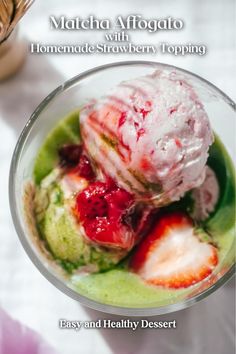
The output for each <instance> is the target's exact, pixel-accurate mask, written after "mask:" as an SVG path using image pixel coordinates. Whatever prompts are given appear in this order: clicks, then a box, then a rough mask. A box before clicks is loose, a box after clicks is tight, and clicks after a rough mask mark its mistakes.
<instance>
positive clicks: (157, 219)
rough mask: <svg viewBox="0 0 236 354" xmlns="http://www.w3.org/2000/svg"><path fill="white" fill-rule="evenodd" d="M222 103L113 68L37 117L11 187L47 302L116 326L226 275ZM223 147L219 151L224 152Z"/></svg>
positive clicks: (227, 169) (153, 76)
mask: <svg viewBox="0 0 236 354" xmlns="http://www.w3.org/2000/svg"><path fill="white" fill-rule="evenodd" d="M234 108H235V107H234V103H233V102H232V101H231V100H230V99H229V98H228V97H227V96H226V95H224V94H223V93H222V92H221V91H220V90H218V89H217V88H215V87H214V86H213V85H211V84H210V83H208V82H206V81H205V80H203V79H201V78H199V77H197V76H195V75H194V74H191V73H189V72H186V71H184V70H181V69H178V68H175V67H172V66H168V65H165V64H159V63H152V62H123V63H117V64H110V65H105V66H103V67H99V68H96V69H93V70H90V71H88V72H86V73H84V74H81V75H79V76H78V77H76V78H74V79H72V80H70V81H68V82H66V83H65V84H64V85H63V86H61V87H59V88H58V89H56V90H55V91H54V92H53V93H52V94H51V95H49V96H48V97H47V98H46V99H45V100H44V101H43V103H42V104H41V105H40V106H39V107H38V109H36V111H35V112H34V114H33V115H32V117H31V119H30V121H29V122H28V124H27V125H26V127H25V129H24V131H23V133H22V135H21V137H20V139H19V142H18V144H17V147H16V150H15V153H14V156H13V160H12V166H11V174H10V200H11V210H12V214H13V219H14V222H15V226H16V229H17V231H18V233H19V236H20V239H21V241H22V243H23V246H24V247H25V248H26V251H27V252H28V254H29V256H30V257H31V259H32V260H33V262H34V263H35V264H36V265H37V267H38V268H39V270H40V271H41V272H42V273H43V274H44V275H45V276H46V277H47V278H48V279H49V280H50V281H52V282H53V283H54V284H55V285H56V286H57V287H58V288H59V289H61V290H63V291H64V292H65V293H67V294H68V295H70V296H71V297H73V298H74V299H76V300H78V301H80V302H81V303H83V304H85V305H88V306H90V307H93V308H95V309H98V310H101V311H105V312H111V313H116V314H124V315H152V314H153V315H154V314H160V313H166V312H170V311H176V310H177V309H181V308H184V307H186V306H189V305H190V304H192V303H194V302H196V301H197V300H199V299H201V298H203V297H205V296H207V295H208V294H210V293H211V292H212V291H213V290H215V289H217V288H218V287H219V286H220V285H222V284H223V283H224V282H225V281H226V280H227V279H229V278H230V276H231V275H232V274H233V267H234V237H235V235H234V202H235V181H234V167H233V162H232V161H231V158H230V153H229V151H230V148H232V146H233V145H231V144H233V135H232V134H233V132H232V130H230V129H229V130H227V127H226V129H222V126H223V125H224V122H223V118H222V115H224V118H225V119H226V120H227V122H228V123H229V125H230V126H231V127H232V125H233V124H234ZM223 143H226V145H227V144H228V145H227V146H226V147H225V146H224V145H223Z"/></svg>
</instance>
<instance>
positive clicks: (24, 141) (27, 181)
mask: <svg viewBox="0 0 236 354" xmlns="http://www.w3.org/2000/svg"><path fill="white" fill-rule="evenodd" d="M155 70H165V71H167V72H173V71H174V72H176V73H177V74H178V75H179V77H181V78H183V80H185V81H187V82H188V83H189V84H191V86H192V87H193V88H194V90H195V92H196V93H197V95H198V97H199V99H200V101H201V102H202V103H203V105H204V108H205V111H206V112H207V114H208V117H209V120H210V123H211V126H212V128H213V130H214V132H215V133H216V135H217V136H218V137H219V139H220V140H221V142H223V144H224V146H225V148H226V150H227V153H226V155H225V159H226V160H227V161H228V163H229V170H230V171H229V170H227V169H226V170H225V171H223V169H224V166H223V167H222V169H221V170H222V171H221V170H220V171H221V172H220V174H221V175H222V176H221V178H222V181H221V187H222V190H223V192H222V195H221V202H220V207H221V208H222V210H219V211H218V213H216V215H213V217H212V220H213V221H212V220H210V221H209V225H210V227H212V230H214V227H216V225H217V227H216V229H217V230H218V231H217V233H219V237H220V236H221V237H222V238H224V237H225V240H226V241H225V242H221V241H220V244H221V246H220V247H222V249H223V251H222V257H221V261H220V262H219V264H218V265H217V266H216V267H215V269H214V270H213V272H212V273H211V274H210V275H209V276H208V277H207V278H206V279H205V280H203V281H201V282H199V283H196V284H194V285H192V286H191V287H190V288H188V290H187V291H184V292H181V291H180V292H176V293H174V292H170V294H169V296H164V298H163V297H162V296H160V297H159V296H158V295H157V296H156V299H155V298H153V296H151V298H150V299H151V300H150V301H147V302H146V303H144V302H142V301H141V302H139V301H136V299H135V289H133V292H134V294H133V295H132V281H133V280H132V279H131V282H130V284H131V285H130V286H129V288H127V287H126V288H125V287H124V289H123V292H125V291H128V292H129V296H131V298H132V296H134V299H133V300H132V299H131V300H130V302H129V303H128V304H125V303H117V301H116V300H115V301H112V295H111V294H110V297H109V295H108V300H107V301H106V300H105V299H104V297H103V298H102V300H101V298H100V299H99V297H96V296H94V295H92V296H90V294H89V292H87V293H86V292H85V291H83V290H81V288H80V287H77V286H75V283H76V281H75V278H74V277H65V276H64V274H63V272H60V269H59V267H58V265H56V264H55V263H56V262H54V261H53V260H52V259H51V258H50V257H48V255H47V250H45V249H44V247H43V246H42V245H41V241H40V238H39V235H38V234H37V232H38V230H37V227H36V226H35V222H34V218H33V214H30V210H31V212H32V208H33V207H32V201H31V196H30V193H31V192H32V184H33V177H32V176H33V169H34V164H35V158H36V155H37V153H38V151H39V149H40V147H41V146H42V144H43V142H44V141H45V138H46V137H47V135H48V133H49V132H50V131H51V130H52V129H53V128H54V127H55V126H56V125H57V124H58V122H59V121H60V120H62V119H63V118H64V117H66V116H67V115H68V114H70V113H71V112H73V111H75V110H78V109H79V108H80V107H81V106H83V105H84V104H85V103H86V102H87V101H88V100H91V99H94V98H95V99H96V98H99V97H101V96H102V95H103V94H105V93H106V92H109V90H111V89H112V88H113V87H114V86H116V85H118V84H119V83H120V82H121V81H124V80H130V79H134V78H136V77H140V76H145V75H150V74H152V73H153V72H154V71H155ZM234 132H235V103H234V102H233V101H232V100H231V99H230V98H229V97H228V96H227V95H225V94H224V93H223V92H222V91H220V90H219V89H218V88H217V87H215V86H214V85H212V84H211V83H210V82H208V81H206V80H204V79H203V78H201V77H199V76H197V75H195V74H193V73H190V72H187V71H185V70H183V69H179V68H176V67H174V66H170V65H166V64H161V63H156V62H146V61H134V62H132V61H130V62H119V63H114V64H108V65H104V66H100V67H97V68H94V69H92V70H89V71H86V72H84V73H82V74H80V75H78V76H76V77H74V78H72V79H71V80H68V81H66V82H65V83H64V84H63V85H61V86H60V87H58V88H57V89H56V90H54V91H53V92H52V93H51V94H49V95H48V96H47V97H46V98H45V99H44V100H43V102H42V103H41V104H40V105H39V106H38V107H37V109H36V110H35V112H34V113H33V114H32V116H31V117H30V119H29V121H28V122H27V124H26V126H25V128H24V130H23V131H22V133H21V136H20V138H19V140H18V143H17V145H16V148H15V151H14V155H13V158H12V163H11V169H10V179H9V196H10V208H11V213H12V217H13V221H14V224H15V228H16V231H17V233H18V236H19V238H20V241H21V243H22V245H23V247H24V248H25V250H26V252H27V254H28V255H29V257H30V259H31V260H32V262H33V263H34V264H35V266H36V267H37V268H38V269H39V271H40V272H41V273H42V274H43V275H44V276H45V277H46V278H47V279H48V280H49V281H50V282H51V283H52V284H54V285H55V286H56V287H57V288H58V289H60V290H61V291H62V292H64V293H65V294H67V295H68V296H70V297H71V298H73V299H74V300H76V301H78V302H80V303H81V304H83V305H86V306H88V307H90V308H93V309H95V310H99V311H102V312H107V313H112V314H118V315H127V316H151V315H159V314H165V313H169V312H173V311H177V310H180V309H183V308H186V307H188V306H191V305H192V304H194V303H196V302H197V301H199V300H201V299H203V298H205V297H207V296H208V295H210V294H211V293H213V292H214V291H215V290H216V289H218V288H219V287H221V286H222V285H223V284H225V282H226V281H227V280H229V279H230V277H232V275H233V274H234V270H235V263H234V254H235V248H234V236H235V235H234V236H232V233H234V229H233V226H232V225H230V227H229V222H226V221H227V218H228V217H229V214H230V215H231V214H232V212H233V208H234V200H232V198H233V199H234V198H235V195H234V193H235V189H234V188H235V181H234V172H233V170H232V168H233V167H232V166H233V165H232V164H231V162H230V157H229V156H232V152H233V150H234V144H235V141H234V139H235V136H234ZM213 160H214V158H213ZM229 180H230V181H229ZM232 188H233V189H232ZM231 189H232V190H231ZM232 193H233V194H232ZM230 198H231V199H230ZM227 203H228V204H227ZM230 218H231V216H230ZM225 220H226V221H225ZM230 222H231V221H230ZM229 228H230V230H228V229H229ZM227 233H231V236H230V237H228V236H224V235H226V234H227ZM220 234H221V235H220ZM217 237H218V236H217ZM126 280H127V281H129V279H128V278H127V279H125V278H124V279H123V280H120V279H119V281H118V282H116V278H114V279H113V281H112V283H110V284H113V285H111V287H112V286H113V289H112V292H113V293H115V292H116V291H117V292H119V291H121V292H122V289H121V288H120V286H122V281H123V284H124V282H125V281H126ZM102 281H103V280H102V279H101V282H102ZM91 284H93V286H96V284H97V283H96V281H95V282H94V283H91ZM104 284H106V283H104ZM116 287H117V289H115V288H116ZM88 288H89V286H88ZM88 288H87V290H88ZM127 289H128V290H127ZM140 294H141V295H142V293H140ZM145 294H146V293H145ZM167 295H168V294H167ZM144 296H145V295H144ZM115 299H116V296H115Z"/></svg>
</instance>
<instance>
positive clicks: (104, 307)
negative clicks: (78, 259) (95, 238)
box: [8, 60, 236, 317]
mask: <svg viewBox="0 0 236 354" xmlns="http://www.w3.org/2000/svg"><path fill="white" fill-rule="evenodd" d="M137 65H138V66H148V67H152V68H153V69H157V68H167V69H169V70H170V69H172V70H176V71H179V72H181V73H184V74H187V75H188V76H190V77H192V78H195V79H197V80H199V81H201V82H203V83H205V84H206V85H207V86H210V88H212V89H213V90H215V91H216V92H217V93H218V94H219V95H220V96H221V97H222V98H223V100H224V101H225V102H226V103H227V104H228V105H230V107H231V108H232V109H233V110H236V104H235V102H234V101H233V100H232V99H231V98H230V97H229V96H227V95H226V94H225V93H224V92H223V91H221V90H220V89H219V88H218V87H216V86H215V85H214V84H212V83H211V82H209V81H208V80H206V79H204V78H202V77H201V76H199V75H197V74H194V73H192V72H190V71H188V70H185V69H182V68H179V67H177V66H174V65H170V64H165V63H160V62H156V61H146V60H137V61H135V60H132V61H118V62H112V63H109V64H104V65H101V66H97V67H94V68H92V69H89V70H86V71H84V72H82V73H80V74H78V75H76V76H74V77H72V78H71V79H69V80H67V81H65V82H64V83H63V84H61V85H60V86H58V87H57V88H56V89H55V90H53V91H52V92H51V93H50V94H49V95H47V96H46V98H44V99H43V101H42V102H41V103H40V104H39V105H38V107H37V108H36V109H35V110H34V112H33V113H32V115H31V117H30V118H29V120H28V121H27V123H26V124H25V127H24V128H23V130H22V132H21V134H20V136H19V138H18V141H17V144H16V147H15V149H14V152H13V156H12V160H11V166H10V173H9V187H8V189H9V204H10V211H11V216H12V219H13V223H14V226H15V230H16V232H17V235H18V237H19V240H20V242H21V244H22V246H23V248H24V250H25V252H26V253H27V255H28V256H29V258H30V260H31V261H32V263H33V264H34V265H35V266H36V268H37V269H38V270H39V272H40V273H41V274H42V275H43V276H44V277H45V278H46V279H47V280H49V281H50V282H51V283H52V284H53V285H54V286H55V287H56V288H57V289H59V290H60V291H61V292H62V293H64V294H66V295H68V296H69V297H71V298H72V299H74V300H76V301H77V302H79V303H81V304H82V305H84V306H87V307H89V308H91V309H94V310H97V311H101V312H104V313H108V314H114V315H121V316H132V317H140V316H156V315H163V314H167V313H171V312H176V311H179V310H182V309H184V308H187V307H190V306H192V305H193V304H195V303H197V302H198V301H200V300H202V299H204V298H206V297H207V296H208V295H210V294H211V293H213V292H214V291H216V290H217V289H218V288H220V287H221V286H222V285H224V284H225V283H226V282H227V281H228V280H230V278H231V277H232V276H233V275H234V273H235V268H236V267H235V263H234V264H233V265H232V266H231V267H230V268H229V269H228V271H227V272H226V273H225V274H223V275H222V277H220V278H219V279H217V280H216V282H215V283H214V284H213V285H211V286H210V287H209V288H207V289H205V290H204V291H202V292H200V293H199V294H197V295H195V296H193V297H191V298H188V299H184V300H181V301H179V302H176V303H173V304H168V305H165V306H160V307H142V308H137V307H122V306H115V305H110V304H104V303H102V302H99V301H96V300H92V299H89V298H88V297H86V296H84V295H81V294H79V293H78V292H76V291H75V290H73V289H72V288H70V287H69V286H67V285H66V283H64V282H63V281H62V280H60V279H59V278H58V277H57V276H56V275H54V274H53V273H52V272H50V271H49V269H48V268H47V267H46V266H45V265H44V264H43V263H42V262H41V261H40V259H39V257H38V256H37V254H36V253H35V252H34V250H33V248H32V247H31V245H30V242H29V241H28V240H27V237H26V236H25V232H24V230H23V228H22V226H21V223H20V220H19V217H18V213H17V209H16V208H15V205H16V204H17V191H16V188H15V187H16V186H15V177H16V171H17V167H18V163H19V158H20V155H21V151H22V148H23V146H24V142H25V140H26V139H27V137H28V136H29V134H30V131H31V128H32V127H33V125H34V123H35V122H36V120H37V119H38V117H39V115H40V113H41V112H42V111H43V110H44V108H45V107H46V106H47V105H48V104H49V103H50V102H51V101H52V100H53V99H54V98H56V97H57V96H58V95H59V94H60V93H61V92H63V91H65V90H67V89H69V88H70V87H71V86H73V85H74V84H77V83H79V82H80V81H81V80H83V79H84V78H87V77H89V76H92V75H93V74H96V73H98V72H101V71H105V70H108V69H112V68H116V67H123V66H137Z"/></svg>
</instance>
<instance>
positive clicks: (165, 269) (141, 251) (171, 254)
mask: <svg viewBox="0 0 236 354" xmlns="http://www.w3.org/2000/svg"><path fill="white" fill-rule="evenodd" d="M217 263H218V256H217V249H216V248H215V247H214V246H212V245H210V244H208V243H204V242H201V241H200V240H199V238H198V237H197V235H196V234H195V232H194V227H193V223H192V220H191V219H190V218H189V217H188V216H186V215H185V214H184V213H180V212H179V213H178V212H176V213H172V214H167V215H162V216H160V217H159V219H158V221H157V223H156V225H155V227H154V228H153V229H152V231H151V233H150V234H149V235H148V236H147V237H145V238H144V239H143V240H142V242H141V243H140V244H139V246H138V247H137V251H136V252H135V254H134V256H133V257H132V260H131V268H132V270H133V271H134V272H136V273H138V274H139V275H140V276H141V277H142V278H143V279H144V280H145V281H147V282H148V283H150V284H153V285H160V286H164V287H168V288H186V287H188V286H191V285H193V284H195V283H197V282H199V281H201V280H203V279H204V278H206V277H207V276H208V275H209V274H210V273H211V272H212V271H213V269H214V267H215V266H216V264H217Z"/></svg>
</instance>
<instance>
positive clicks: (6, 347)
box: [0, 309, 56, 354]
mask: <svg viewBox="0 0 236 354" xmlns="http://www.w3.org/2000/svg"><path fill="white" fill-rule="evenodd" d="M0 354H56V352H55V351H54V350H53V349H52V348H50V346H49V345H48V344H47V343H46V342H45V341H44V340H43V338H42V337H41V336H39V335H38V334H37V333H36V332H35V331H33V330H31V329H30V328H28V327H26V326H24V325H23V324H21V323H20V322H18V321H16V320H14V319H12V318H11V317H10V316H9V315H8V314H7V313H6V312H5V311H3V310H2V309H0Z"/></svg>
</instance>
